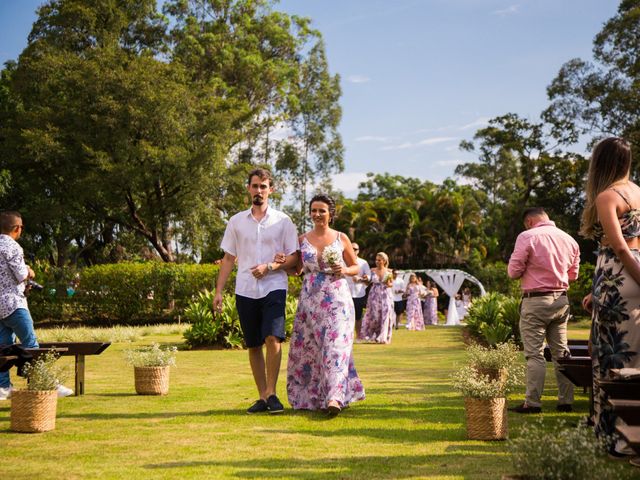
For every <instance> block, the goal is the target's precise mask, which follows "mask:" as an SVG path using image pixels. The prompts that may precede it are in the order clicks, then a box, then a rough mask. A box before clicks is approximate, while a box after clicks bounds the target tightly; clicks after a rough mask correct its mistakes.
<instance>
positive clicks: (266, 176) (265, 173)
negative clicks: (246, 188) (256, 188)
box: [247, 168, 273, 187]
mask: <svg viewBox="0 0 640 480" xmlns="http://www.w3.org/2000/svg"><path fill="white" fill-rule="evenodd" d="M253 177H258V178H259V179H260V180H268V181H269V186H270V187H273V177H272V176H271V172H270V171H269V170H267V169H266V168H254V169H253V170H251V171H250V172H249V176H248V177H247V185H251V179H252V178H253Z"/></svg>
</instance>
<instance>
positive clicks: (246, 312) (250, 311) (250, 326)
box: [236, 290, 287, 348]
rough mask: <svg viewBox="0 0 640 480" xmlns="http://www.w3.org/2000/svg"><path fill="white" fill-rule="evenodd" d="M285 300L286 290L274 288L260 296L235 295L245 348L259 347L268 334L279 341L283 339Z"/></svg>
mask: <svg viewBox="0 0 640 480" xmlns="http://www.w3.org/2000/svg"><path fill="white" fill-rule="evenodd" d="M286 300H287V291H286V290H274V291H273V292H269V293H268V294H267V296H266V297H262V298H249V297H243V296H242V295H236V308H237V309H238V316H239V317H240V326H241V327H242V333H243V334H244V343H245V344H246V345H247V348H255V347H260V346H261V345H262V344H264V339H265V338H267V337H269V336H273V337H276V338H278V339H279V340H280V341H281V342H282V341H283V340H284V338H285V333H284V312H285V303H286Z"/></svg>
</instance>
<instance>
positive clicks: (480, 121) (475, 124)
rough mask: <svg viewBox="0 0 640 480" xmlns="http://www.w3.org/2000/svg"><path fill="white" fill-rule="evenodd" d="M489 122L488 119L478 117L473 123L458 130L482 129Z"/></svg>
mask: <svg viewBox="0 0 640 480" xmlns="http://www.w3.org/2000/svg"><path fill="white" fill-rule="evenodd" d="M489 120H490V119H489V117H479V118H476V119H475V120H474V121H473V122H471V123H467V124H466V125H463V126H461V127H460V128H459V130H469V129H470V128H475V127H484V126H486V125H489Z"/></svg>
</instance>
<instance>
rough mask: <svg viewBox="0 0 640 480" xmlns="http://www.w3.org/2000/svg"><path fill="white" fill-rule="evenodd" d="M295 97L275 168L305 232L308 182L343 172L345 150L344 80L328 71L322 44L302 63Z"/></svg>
mask: <svg viewBox="0 0 640 480" xmlns="http://www.w3.org/2000/svg"><path fill="white" fill-rule="evenodd" d="M295 94H296V97H297V98H296V101H295V102H292V103H291V104H290V110H289V117H288V119H287V124H288V125H290V126H291V128H292V131H293V132H294V135H293V136H292V137H291V138H290V139H287V140H286V141H284V142H282V144H281V146H280V155H279V158H278V160H277V162H276V168H277V169H278V170H279V171H280V172H281V174H282V175H283V176H284V177H285V178H286V180H287V181H288V184H289V186H290V195H291V196H292V198H293V199H294V201H295V204H294V207H293V208H291V209H289V210H290V213H291V214H292V217H293V219H294V221H295V223H296V224H297V225H298V228H299V229H300V230H306V227H307V226H308V214H307V199H308V194H307V189H308V188H309V186H310V184H312V185H313V184H319V183H322V182H324V183H325V185H326V184H330V175H331V174H332V173H334V172H341V171H342V170H344V160H343V154H344V147H343V145H342V138H341V137H340V134H339V133H338V125H339V123H340V119H341V117H342V109H341V108H340V105H339V103H338V100H339V98H340V94H341V90H340V77H339V76H338V75H333V76H332V75H331V74H330V73H329V67H328V64H327V58H326V53H325V49H324V44H323V42H322V41H321V40H318V41H317V42H316V43H315V45H313V47H312V48H311V50H310V51H309V55H308V56H307V57H306V58H305V59H304V60H303V61H302V63H301V64H300V70H299V77H298V83H297V88H296V90H295Z"/></svg>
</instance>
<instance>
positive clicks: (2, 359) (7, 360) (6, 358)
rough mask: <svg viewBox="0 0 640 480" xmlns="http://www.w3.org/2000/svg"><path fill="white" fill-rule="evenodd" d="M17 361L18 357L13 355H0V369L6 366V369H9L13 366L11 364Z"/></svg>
mask: <svg viewBox="0 0 640 480" xmlns="http://www.w3.org/2000/svg"><path fill="white" fill-rule="evenodd" d="M17 359H18V357H16V356H14V355H0V368H2V367H4V366H5V365H7V364H8V365H9V366H8V367H7V369H9V368H11V367H12V366H13V362H15V361H16V360H17Z"/></svg>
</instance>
